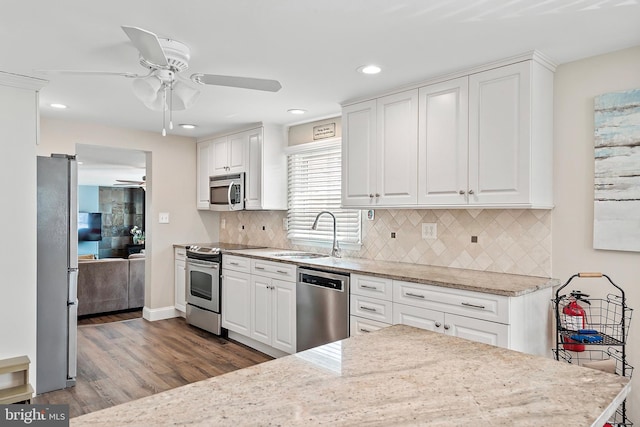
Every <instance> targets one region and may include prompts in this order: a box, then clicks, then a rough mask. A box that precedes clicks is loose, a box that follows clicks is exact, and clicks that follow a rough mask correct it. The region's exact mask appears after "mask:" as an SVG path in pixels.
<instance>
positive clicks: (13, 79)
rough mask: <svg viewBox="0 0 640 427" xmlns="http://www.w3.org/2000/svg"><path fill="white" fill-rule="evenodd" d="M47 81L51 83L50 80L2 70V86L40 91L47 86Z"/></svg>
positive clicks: (0, 82)
mask: <svg viewBox="0 0 640 427" xmlns="http://www.w3.org/2000/svg"><path fill="white" fill-rule="evenodd" d="M47 83H49V81H48V80H44V79H39V78H36V77H29V76H22V75H20V74H13V73H7V72H5V71H0V85H2V86H10V87H15V88H18V89H29V90H36V91H38V90H40V89H42V88H43V87H45V86H46V85H47Z"/></svg>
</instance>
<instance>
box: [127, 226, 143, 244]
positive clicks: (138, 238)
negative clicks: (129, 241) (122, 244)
mask: <svg viewBox="0 0 640 427" xmlns="http://www.w3.org/2000/svg"><path fill="white" fill-rule="evenodd" d="M129 233H131V235H132V236H133V243H134V244H136V245H143V244H144V231H142V229H140V228H138V226H137V225H134V226H133V228H131V231H130V232H129Z"/></svg>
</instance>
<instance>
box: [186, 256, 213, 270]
mask: <svg viewBox="0 0 640 427" xmlns="http://www.w3.org/2000/svg"><path fill="white" fill-rule="evenodd" d="M187 264H191V265H194V266H197V267H207V268H212V269H214V270H217V269H218V267H219V265H220V264H219V263H217V262H212V261H202V260H199V259H194V258H187Z"/></svg>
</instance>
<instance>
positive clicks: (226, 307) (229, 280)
mask: <svg viewBox="0 0 640 427" xmlns="http://www.w3.org/2000/svg"><path fill="white" fill-rule="evenodd" d="M249 271H250V267H249V260H248V259H247V258H243V257H237V256H233V255H223V257H222V327H223V328H226V329H228V330H229V331H234V332H237V333H239V334H243V335H249V333H250V332H249V331H250V328H251V327H250V322H251V303H250V301H251V276H250V274H249Z"/></svg>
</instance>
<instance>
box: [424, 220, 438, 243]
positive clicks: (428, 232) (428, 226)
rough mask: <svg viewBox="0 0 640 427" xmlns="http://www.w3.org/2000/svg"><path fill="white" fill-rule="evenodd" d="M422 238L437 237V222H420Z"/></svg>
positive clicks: (432, 238)
mask: <svg viewBox="0 0 640 427" xmlns="http://www.w3.org/2000/svg"><path fill="white" fill-rule="evenodd" d="M422 238H423V239H431V240H434V239H437V238H438V224H436V223H435V222H423V223H422Z"/></svg>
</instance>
